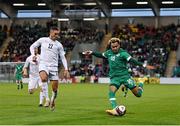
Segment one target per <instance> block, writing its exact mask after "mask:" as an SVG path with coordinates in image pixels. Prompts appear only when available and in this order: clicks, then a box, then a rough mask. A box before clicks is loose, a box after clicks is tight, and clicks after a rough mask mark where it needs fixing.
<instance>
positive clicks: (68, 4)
mask: <svg viewBox="0 0 180 126" xmlns="http://www.w3.org/2000/svg"><path fill="white" fill-rule="evenodd" d="M59 5H63V6H73V5H75V3H61V4H59Z"/></svg>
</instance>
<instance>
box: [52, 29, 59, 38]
mask: <svg viewBox="0 0 180 126" xmlns="http://www.w3.org/2000/svg"><path fill="white" fill-rule="evenodd" d="M59 33H60V30H51V31H50V38H51V39H52V40H57V39H58V38H59Z"/></svg>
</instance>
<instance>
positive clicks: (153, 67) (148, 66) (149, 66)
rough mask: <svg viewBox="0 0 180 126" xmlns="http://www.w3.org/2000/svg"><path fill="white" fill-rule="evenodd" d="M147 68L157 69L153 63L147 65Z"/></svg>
mask: <svg viewBox="0 0 180 126" xmlns="http://www.w3.org/2000/svg"><path fill="white" fill-rule="evenodd" d="M146 68H147V69H149V70H154V69H156V67H155V66H151V65H147V66H146Z"/></svg>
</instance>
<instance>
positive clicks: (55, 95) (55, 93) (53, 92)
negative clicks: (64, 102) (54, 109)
mask: <svg viewBox="0 0 180 126" xmlns="http://www.w3.org/2000/svg"><path fill="white" fill-rule="evenodd" d="M56 97H57V91H52V97H51V101H53V100H55V99H56Z"/></svg>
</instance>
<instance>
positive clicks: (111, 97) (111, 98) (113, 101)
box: [109, 91, 117, 109]
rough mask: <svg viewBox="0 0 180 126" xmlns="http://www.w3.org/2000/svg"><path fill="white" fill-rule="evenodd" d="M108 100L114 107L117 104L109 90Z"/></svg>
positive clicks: (113, 94)
mask: <svg viewBox="0 0 180 126" xmlns="http://www.w3.org/2000/svg"><path fill="white" fill-rule="evenodd" d="M109 100H110V102H111V106H112V108H113V109H114V108H115V107H116V106H117V103H116V98H115V93H114V92H112V91H109Z"/></svg>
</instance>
